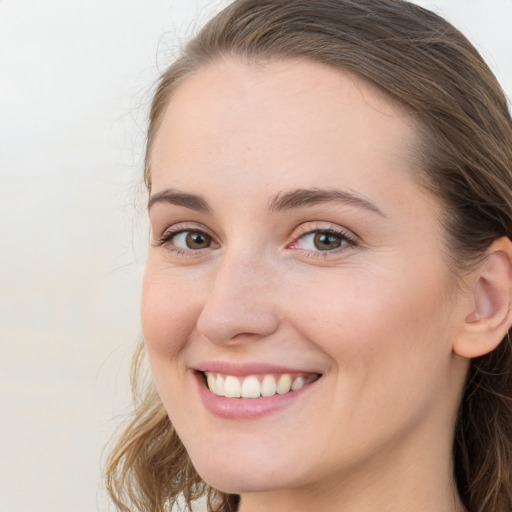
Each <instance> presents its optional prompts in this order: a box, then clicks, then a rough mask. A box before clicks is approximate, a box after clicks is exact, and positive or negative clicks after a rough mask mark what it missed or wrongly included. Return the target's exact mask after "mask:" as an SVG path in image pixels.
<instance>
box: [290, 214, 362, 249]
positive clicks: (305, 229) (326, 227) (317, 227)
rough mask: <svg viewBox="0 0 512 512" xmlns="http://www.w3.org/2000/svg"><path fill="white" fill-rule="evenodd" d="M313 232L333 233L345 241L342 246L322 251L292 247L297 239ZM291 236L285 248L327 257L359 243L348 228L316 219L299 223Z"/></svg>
mask: <svg viewBox="0 0 512 512" xmlns="http://www.w3.org/2000/svg"><path fill="white" fill-rule="evenodd" d="M313 233H330V234H333V235H337V236H339V237H340V238H342V239H344V240H345V241H346V242H347V243H346V244H343V245H342V246H340V247H338V248H336V249H332V250H325V251H322V250H316V251H314V250H309V249H304V248H300V247H293V246H294V245H295V244H297V243H298V241H299V240H301V239H302V238H304V237H306V236H307V235H311V234H313ZM292 236H293V239H292V241H291V242H289V243H288V244H286V247H287V248H289V249H293V250H296V251H300V252H303V253H310V254H313V255H314V256H315V257H319V256H322V257H328V256H330V255H331V256H333V255H337V254H339V253H342V252H345V251H347V250H350V249H352V248H354V247H356V246H358V245H359V238H358V237H357V236H356V235H355V234H354V233H352V232H351V231H349V230H348V229H346V228H343V227H341V226H339V225H333V224H332V223H324V222H317V221H315V222H312V223H304V224H302V225H300V226H299V227H298V228H297V229H296V230H295V232H294V233H293V235H292Z"/></svg>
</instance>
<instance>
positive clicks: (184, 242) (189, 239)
mask: <svg viewBox="0 0 512 512" xmlns="http://www.w3.org/2000/svg"><path fill="white" fill-rule="evenodd" d="M155 245H156V246H164V245H165V246H166V248H167V249H169V250H170V251H172V252H175V253H185V252H189V251H191V252H194V251H202V250H206V249H216V248H217V247H218V244H217V243H216V242H215V241H214V239H213V237H212V236H210V235H209V234H208V233H205V232H204V231H202V230H200V229H185V228H180V226H175V227H174V228H171V229H169V230H168V231H166V232H165V233H164V234H163V235H162V237H161V238H160V239H159V240H158V241H157V242H156V243H155Z"/></svg>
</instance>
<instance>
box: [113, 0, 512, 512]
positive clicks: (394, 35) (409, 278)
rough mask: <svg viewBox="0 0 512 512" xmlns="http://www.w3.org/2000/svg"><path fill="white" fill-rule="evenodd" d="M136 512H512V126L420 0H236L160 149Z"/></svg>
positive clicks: (191, 56) (184, 81)
mask: <svg viewBox="0 0 512 512" xmlns="http://www.w3.org/2000/svg"><path fill="white" fill-rule="evenodd" d="M146 164H147V165H146V174H145V178H146V184H147V187H148V190H149V203H148V210H149V217H150V221H151V233H152V234H151V245H150V250H149V256H148V263H147V270H146V276H145V282H144V291H143V304H142V321H143V331H144V338H145V347H144V346H142V345H141V347H140V348H139V350H138V352H137V354H136V357H135V360H134V369H135V373H134V382H135V384H139V380H140V378H141V375H140V373H141V366H142V359H143V354H144V353H145V351H147V355H148V358H149V363H150V366H151V371H152V378H153V381H154V386H153V384H147V385H146V387H145V389H142V392H141V393H140V394H139V395H138V402H137V409H136V414H135V417H134V418H133V421H132V422H131V423H130V425H129V426H128V427H127V429H126V431H125V432H124V434H123V435H122V437H121V439H120V440H119V442H118V445H117V446H116V447H115V449H114V451H113V454H112V455H111V458H110V461H109V467H108V470H107V480H108V485H109V489H110V492H111V495H112V497H113V498H114V501H115V502H116V504H117V506H118V507H119V509H120V510H131V511H133V510H144V511H148V510H151V511H163V510H168V509H169V507H170V506H171V505H172V504H173V503H175V502H176V500H177V498H178V496H180V495H181V496H183V497H184V499H185V501H186V502H187V503H188V505H189V506H191V504H192V501H194V500H195V499H197V498H199V497H201V496H207V499H208V503H209V507H210V509H212V510H239V511H242V512H258V511H264V510H276V511H281V512H283V511H288V510H294V511H303V510H308V511H311V510H316V511H331V510H332V511H343V512H349V511H350V512H352V511H359V512H370V511H379V512H382V511H399V510H406V511H413V510H414V511H415V512H423V511H425V512H427V511H432V512H433V511H436V512H439V511H446V512H455V511H457V512H459V511H464V510H465V511H470V512H491V511H493V512H506V511H510V510H512V480H511V477H512V447H511V443H512V433H511V425H512V406H511V399H512V391H511V388H512V382H511V360H512V359H511V358H512V350H511V345H510V341H509V339H508V331H509V328H510V326H511V324H512V313H511V290H512V276H511V261H512V243H511V242H510V239H511V238H512V121H511V118H510V114H509V112H508V110H507V104H506V100H505V97H504V94H503V92H502V91H501V89H500V87H499V85H498V83H497V82H496V80H495V78H494V76H493V75H492V73H491V72H490V71H489V69H488V68H487V66H486V65H485V64H484V62H483V61H482V59H481V57H480V56H479V55H478V53H477V52H476V50H475V49H474V48H473V47H472V46H471V44H470V43H469V42H468V41H467V40H466V39H465V38H464V37H463V36H462V35H461V34H460V33H459V32H458V31H457V30H456V29H454V28H453V27H452V26H450V25H449V24H448V23H447V22H446V21H444V20H442V19H441V18H439V17H438V16H436V15H434V14H433V13H431V12H429V11H426V10H424V9H422V8H420V7H418V6H415V5H412V4H409V3H407V2H403V1H400V0H318V1H311V0H291V1H289V0H286V1H285V0H237V1H235V2H234V3H233V4H232V5H231V6H230V7H228V8H227V9H225V10H224V11H223V12H222V13H221V14H219V15H218V16H217V17H216V18H214V19H213V20H212V21H211V22H210V23H209V24H208V25H207V26H206V27H205V28H204V29H203V30H202V31H201V32H200V33H199V35H198V36H197V37H196V38H195V39H194V40H193V41H191V42H190V43H189V44H188V46H187V47H186V48H185V50H184V52H183V55H182V57H181V58H180V59H178V60H177V61H176V62H175V63H174V64H172V65H171V66H170V68H169V69H168V70H167V71H166V72H165V73H164V75H163V77H162V79H161V81H160V84H159V87H158V89H157V92H156V94H155V97H154V100H153V104H152V109H151V115H150V125H149V131H148V143H147V154H146Z"/></svg>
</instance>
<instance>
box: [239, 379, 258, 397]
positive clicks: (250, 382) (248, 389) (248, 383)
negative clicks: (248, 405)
mask: <svg viewBox="0 0 512 512" xmlns="http://www.w3.org/2000/svg"><path fill="white" fill-rule="evenodd" d="M240 394H241V396H242V398H258V397H259V396H260V395H261V385H260V381H259V380H258V378H257V377H246V378H245V379H244V381H243V383H242V390H241V392H240Z"/></svg>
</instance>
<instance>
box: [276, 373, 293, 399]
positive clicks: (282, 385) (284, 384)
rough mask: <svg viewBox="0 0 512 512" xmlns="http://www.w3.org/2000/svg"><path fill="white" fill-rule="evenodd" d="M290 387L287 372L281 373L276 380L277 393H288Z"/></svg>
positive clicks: (290, 382) (290, 379)
mask: <svg viewBox="0 0 512 512" xmlns="http://www.w3.org/2000/svg"><path fill="white" fill-rule="evenodd" d="M291 387H292V378H291V377H290V376H289V375H288V374H287V373H285V374H283V375H281V377H279V380H278V381H277V393H278V394H279V395H284V394H285V393H288V391H290V389H291Z"/></svg>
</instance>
